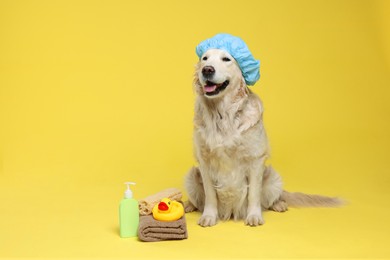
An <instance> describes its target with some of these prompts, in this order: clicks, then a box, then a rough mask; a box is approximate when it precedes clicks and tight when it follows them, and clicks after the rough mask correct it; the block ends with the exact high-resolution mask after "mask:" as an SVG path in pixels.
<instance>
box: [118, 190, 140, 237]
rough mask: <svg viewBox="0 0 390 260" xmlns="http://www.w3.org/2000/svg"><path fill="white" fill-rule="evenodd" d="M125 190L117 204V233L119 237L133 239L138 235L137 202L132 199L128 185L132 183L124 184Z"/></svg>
mask: <svg viewBox="0 0 390 260" xmlns="http://www.w3.org/2000/svg"><path fill="white" fill-rule="evenodd" d="M125 184H126V185H127V190H126V191H125V196H124V198H123V199H122V200H121V202H120V204H119V233H120V236H121V237H135V236H137V233H138V225H139V209H138V201H137V200H136V199H134V198H133V192H132V191H131V190H130V185H135V183H134V182H125Z"/></svg>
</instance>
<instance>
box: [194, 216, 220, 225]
mask: <svg viewBox="0 0 390 260" xmlns="http://www.w3.org/2000/svg"><path fill="white" fill-rule="evenodd" d="M198 224H199V225H200V226H202V227H211V226H215V225H216V224H217V217H216V216H210V215H202V217H200V219H199V221H198Z"/></svg>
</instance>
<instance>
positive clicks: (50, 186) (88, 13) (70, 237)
mask: <svg viewBox="0 0 390 260" xmlns="http://www.w3.org/2000/svg"><path fill="white" fill-rule="evenodd" d="M389 13H390V2H389V1H245V0H243V1H226V0H223V1H204V0H197V1H173V0H172V1H171V0H170V1H120V0H109V1H108V0H107V1H74V0H71V1H11V0H10V1H6V0H3V1H0V116H1V117H0V258H2V259H3V258H12V257H19V258H30V257H31V258H33V257H39V258H64V259H73V258H104V259H116V258H123V259H138V258H145V259H189V258H203V259H217V258H219V259H227V258H235V259H238V258H303V257H306V258H323V257H325V258H361V257H367V258H389V257H390V247H389V234H390V224H389V221H390V209H389V206H390V203H389V200H390V196H389V194H390V192H389V184H390V177H389V166H390V165H389V159H388V157H389V154H390V137H389V133H390V122H389V112H390V102H389V96H390V95H389V94H390V90H389V87H390V76H389V74H390V18H389V17H390V16H389ZM218 32H228V33H231V34H234V35H238V36H240V37H242V38H243V39H244V40H245V41H246V42H247V44H248V46H249V48H250V49H251V51H252V52H253V54H254V56H255V57H256V58H258V59H260V60H261V79H260V81H259V82H258V83H257V84H256V85H255V86H253V87H252V89H253V91H255V92H256V93H257V94H259V95H260V96H261V98H262V100H263V102H264V106H265V115H264V118H265V124H266V129H267V131H268V135H269V138H270V142H271V146H272V156H273V157H272V161H271V162H272V164H273V166H274V167H275V168H276V169H277V170H278V171H279V172H280V173H281V175H282V176H283V178H284V182H285V187H286V189H287V190H290V191H302V192H307V193H319V194H327V195H332V196H341V197H343V198H345V199H346V200H347V201H348V205H347V206H345V207H343V208H339V209H290V210H289V211H288V212H286V213H283V214H278V213H274V212H266V213H265V221H266V224H265V225H264V226H261V227H256V228H250V227H246V226H244V225H243V223H242V222H237V223H236V222H233V221H229V222H224V223H219V224H218V225H217V226H216V227H213V228H206V229H205V228H201V227H199V226H197V225H196V221H197V219H198V218H199V213H193V214H188V215H187V224H188V230H189V239H188V240H185V241H174V242H161V243H141V242H138V241H137V240H136V239H120V238H119V236H118V205H119V201H120V199H121V198H122V195H123V191H124V188H125V187H124V185H123V184H122V183H123V182H124V181H129V180H130V181H135V182H137V186H136V187H135V188H134V189H133V191H134V194H135V197H136V198H142V197H144V196H147V195H150V194H153V193H155V192H157V191H159V190H161V189H164V188H168V187H178V188H180V189H183V176H184V174H185V173H186V171H187V170H188V169H189V168H190V167H191V166H192V165H193V164H194V159H193V156H192V116H193V101H194V93H193V90H192V74H193V68H194V65H195V63H196V62H197V57H196V55H195V51H194V49H195V46H196V45H197V44H198V43H199V42H200V41H202V40H204V39H205V38H208V37H211V36H213V35H214V34H216V33H218Z"/></svg>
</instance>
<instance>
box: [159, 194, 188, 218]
mask: <svg viewBox="0 0 390 260" xmlns="http://www.w3.org/2000/svg"><path fill="white" fill-rule="evenodd" d="M152 213H153V217H154V218H155V219H157V220H160V221H175V220H178V219H180V218H181V217H182V216H183V215H184V208H183V205H182V204H181V203H179V202H177V201H174V200H170V199H168V198H164V199H162V200H161V202H160V203H158V204H156V205H155V206H154V207H153V210H152Z"/></svg>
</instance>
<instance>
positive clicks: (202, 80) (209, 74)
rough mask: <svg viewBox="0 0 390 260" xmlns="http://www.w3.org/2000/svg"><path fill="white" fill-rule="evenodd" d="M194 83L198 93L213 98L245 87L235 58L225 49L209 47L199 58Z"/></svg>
mask: <svg viewBox="0 0 390 260" xmlns="http://www.w3.org/2000/svg"><path fill="white" fill-rule="evenodd" d="M194 85H195V88H196V92H197V93H198V94H199V95H204V96H205V97H207V98H210V99H213V98H218V97H222V96H224V95H226V94H228V93H233V92H236V93H237V91H239V90H240V88H245V87H246V84H245V80H244V78H243V76H242V73H241V70H240V67H239V65H238V63H237V62H236V60H235V59H234V58H233V57H232V56H231V55H230V54H229V53H228V52H226V51H224V50H221V49H209V50H208V51H206V52H205V53H204V54H203V55H202V56H201V57H200V59H199V62H198V64H197V66H196V71H195V80H194Z"/></svg>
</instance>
